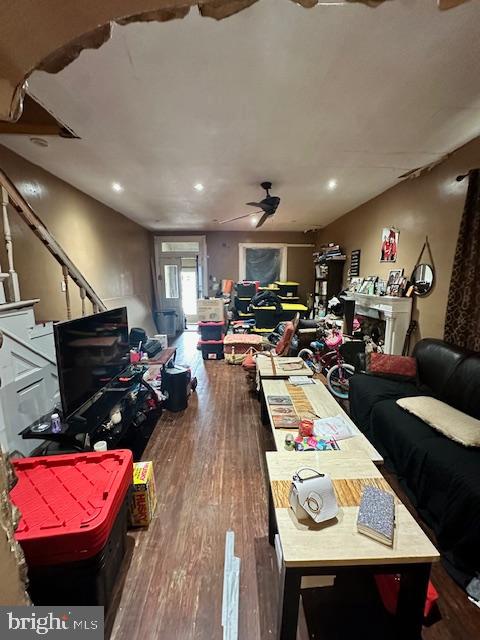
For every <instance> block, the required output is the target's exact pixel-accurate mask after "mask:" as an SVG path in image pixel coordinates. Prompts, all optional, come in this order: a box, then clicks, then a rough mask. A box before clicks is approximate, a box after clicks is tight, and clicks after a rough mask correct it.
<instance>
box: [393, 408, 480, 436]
mask: <svg viewBox="0 0 480 640" xmlns="http://www.w3.org/2000/svg"><path fill="white" fill-rule="evenodd" d="M397 404H398V405H399V406H400V407H402V409H405V410H406V411H408V412H409V413H413V415H415V416H417V418H420V419H421V420H423V421H424V422H426V423H427V424H429V425H430V426H431V427H433V428H434V429H436V430H437V431H440V433H443V435H445V436H447V438H450V439H451V440H455V441H456V442H459V443H460V444H463V445H465V446H466V447H480V420H476V419H475V418H472V417H471V416H469V415H467V414H466V413H463V412H462V411H458V409H454V408H453V407H451V406H450V405H448V404H445V402H441V401H440V400H436V399H435V398H430V397H429V396H415V397H413V398H400V400H397Z"/></svg>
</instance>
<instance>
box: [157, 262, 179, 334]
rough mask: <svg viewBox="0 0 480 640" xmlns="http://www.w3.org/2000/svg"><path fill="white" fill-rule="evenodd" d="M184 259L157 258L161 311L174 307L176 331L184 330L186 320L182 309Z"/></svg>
mask: <svg viewBox="0 0 480 640" xmlns="http://www.w3.org/2000/svg"><path fill="white" fill-rule="evenodd" d="M181 273H182V259H181V258H176V257H169V256H159V257H158V258H157V280H158V284H159V287H158V293H159V297H160V300H159V303H160V305H159V306H160V308H159V311H160V312H162V311H168V310H169V309H173V310H174V311H175V315H176V332H177V333H178V332H179V331H183V329H184V326H185V321H184V317H183V309H182V279H181Z"/></svg>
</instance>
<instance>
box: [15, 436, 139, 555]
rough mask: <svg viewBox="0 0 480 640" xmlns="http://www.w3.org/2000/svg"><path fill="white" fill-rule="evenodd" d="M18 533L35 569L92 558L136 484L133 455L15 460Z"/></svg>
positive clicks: (119, 451)
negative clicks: (133, 484)
mask: <svg viewBox="0 0 480 640" xmlns="http://www.w3.org/2000/svg"><path fill="white" fill-rule="evenodd" d="M13 466H14V468H15V473H16V475H17V478H18V482H17V484H16V485H15V487H14V488H13V489H12V491H11V492H10V498H11V500H12V502H13V503H14V504H15V505H16V506H17V507H18V508H19V510H20V512H21V519H20V522H19V524H18V527H17V531H16V532H15V538H16V540H17V541H18V542H19V543H20V544H21V546H22V548H23V551H24V553H25V557H26V559H27V562H28V563H29V564H30V565H51V564H60V563H64V562H72V561H75V560H84V559H86V558H91V557H93V556H94V555H96V554H97V553H99V551H101V550H102V548H103V547H104V546H105V544H106V542H107V540H108V537H109V535H110V532H111V529H112V527H113V524H114V522H115V518H116V517H117V514H118V512H119V510H120V507H121V505H122V502H123V501H124V499H125V496H126V494H127V492H128V488H129V486H130V484H131V482H132V474H133V464H132V452H131V451H128V450H124V449H115V450H112V451H99V452H86V453H74V454H66V455H60V456H42V457H39V458H23V459H17V460H13Z"/></svg>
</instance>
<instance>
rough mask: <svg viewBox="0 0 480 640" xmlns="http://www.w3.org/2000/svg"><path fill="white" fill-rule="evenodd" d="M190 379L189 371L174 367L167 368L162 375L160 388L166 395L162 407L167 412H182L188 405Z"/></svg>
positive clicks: (184, 368) (185, 368)
mask: <svg viewBox="0 0 480 640" xmlns="http://www.w3.org/2000/svg"><path fill="white" fill-rule="evenodd" d="M191 377H192V373H191V371H190V369H188V368H187V367H181V366H178V365H176V366H175V367H167V368H166V369H165V370H164V371H163V373H162V388H163V390H164V391H166V392H167V393H168V398H167V399H166V400H165V404H164V407H165V409H168V410H169V411H175V412H176V411H183V410H184V409H186V408H187V405H188V383H189V382H190V379H191Z"/></svg>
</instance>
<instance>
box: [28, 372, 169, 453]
mask: <svg viewBox="0 0 480 640" xmlns="http://www.w3.org/2000/svg"><path fill="white" fill-rule="evenodd" d="M145 369H146V368H145V367H143V366H138V367H135V372H134V375H133V376H132V377H131V379H130V381H129V382H128V383H122V386H121V387H115V386H114V385H109V386H108V387H105V388H104V389H102V390H101V391H99V392H98V393H97V394H96V395H95V396H94V398H93V399H92V400H91V401H89V402H88V403H86V404H85V405H83V407H82V408H81V409H80V410H79V411H78V412H77V413H74V414H73V415H72V416H70V418H69V419H68V420H67V421H66V423H65V424H63V425H62V427H63V428H62V431H61V432H60V433H53V432H52V430H51V428H50V426H49V427H48V429H45V430H44V431H39V430H38V425H39V424H42V423H46V424H50V418H51V413H50V414H47V415H46V416H42V418H41V419H40V420H37V421H36V422H35V423H34V424H32V425H30V426H29V427H27V428H26V429H24V430H23V431H21V432H20V435H21V436H22V438H24V439H26V440H30V439H41V440H44V441H46V442H43V443H42V444H41V445H40V446H39V447H37V448H36V449H35V450H34V451H33V452H32V455H47V454H52V453H53V454H54V453H67V452H74V451H91V450H92V449H93V445H94V443H95V442H98V441H99V440H105V441H106V442H107V447H108V448H109V449H118V448H127V449H131V450H132V451H133V453H134V458H135V459H138V458H139V457H140V456H141V453H142V451H143V448H144V447H145V445H146V443H147V441H148V438H149V437H150V435H151V431H152V430H153V428H154V427H155V424H156V421H157V418H158V417H159V415H160V413H161V409H160V406H159V403H158V400H157V396H156V393H155V391H154V390H153V389H152V387H151V386H150V385H149V384H148V382H146V381H145V380H144V379H143V374H144V372H145ZM114 411H115V413H118V412H119V413H120V415H121V420H120V421H119V422H115V423H114V422H113V421H112V420H111V417H110V416H111V414H112V413H113V412H114ZM52 413H53V411H52Z"/></svg>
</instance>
